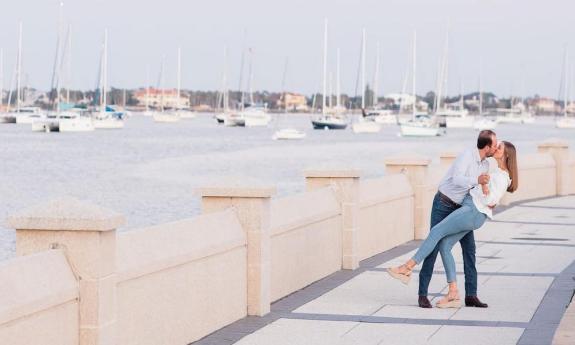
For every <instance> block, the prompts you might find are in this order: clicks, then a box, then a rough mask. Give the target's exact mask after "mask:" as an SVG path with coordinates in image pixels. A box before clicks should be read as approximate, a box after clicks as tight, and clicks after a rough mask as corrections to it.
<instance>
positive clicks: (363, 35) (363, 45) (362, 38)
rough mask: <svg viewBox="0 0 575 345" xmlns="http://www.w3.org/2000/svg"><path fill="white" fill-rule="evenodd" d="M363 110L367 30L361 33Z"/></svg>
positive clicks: (362, 105)
mask: <svg viewBox="0 0 575 345" xmlns="http://www.w3.org/2000/svg"><path fill="white" fill-rule="evenodd" d="M361 109H365V28H363V30H362V31H361Z"/></svg>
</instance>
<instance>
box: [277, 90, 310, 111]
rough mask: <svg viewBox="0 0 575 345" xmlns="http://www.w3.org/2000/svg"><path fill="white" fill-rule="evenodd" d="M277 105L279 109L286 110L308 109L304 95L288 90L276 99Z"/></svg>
mask: <svg viewBox="0 0 575 345" xmlns="http://www.w3.org/2000/svg"><path fill="white" fill-rule="evenodd" d="M277 106H278V108H280V109H287V110H288V111H308V110H309V107H308V106H307V99H306V98H305V96H304V95H302V94H299V93H291V92H288V93H286V94H285V100H284V96H283V95H282V97H281V98H280V99H279V100H278V101H277Z"/></svg>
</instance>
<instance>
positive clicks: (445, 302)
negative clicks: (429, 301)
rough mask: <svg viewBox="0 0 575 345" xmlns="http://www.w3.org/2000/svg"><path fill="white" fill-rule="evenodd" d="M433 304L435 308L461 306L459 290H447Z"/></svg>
mask: <svg viewBox="0 0 575 345" xmlns="http://www.w3.org/2000/svg"><path fill="white" fill-rule="evenodd" d="M435 306H436V307H437V308H461V300H460V299H459V291H457V290H449V292H448V293H447V295H445V296H444V297H443V298H442V299H440V300H439V301H438V302H437V303H436V304H435Z"/></svg>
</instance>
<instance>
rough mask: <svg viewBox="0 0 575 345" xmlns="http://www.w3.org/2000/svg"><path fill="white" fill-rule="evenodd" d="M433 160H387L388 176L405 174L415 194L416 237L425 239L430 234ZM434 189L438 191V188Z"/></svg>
mask: <svg viewBox="0 0 575 345" xmlns="http://www.w3.org/2000/svg"><path fill="white" fill-rule="evenodd" d="M430 163H431V159H429V158H427V157H422V156H418V155H410V154H408V155H403V156H397V157H390V158H387V159H386V160H385V171H386V173H387V174H399V173H402V174H405V175H406V176H407V178H408V180H409V182H410V183H411V187H412V188H413V192H414V237H415V239H418V240H419V239H424V238H425V237H426V236H427V233H428V232H429V214H430V212H431V203H430V200H431V199H432V198H433V196H431V197H430V194H431V193H430V189H429V185H430V182H429V180H428V178H429V176H428V166H429V164H430ZM433 189H437V188H436V187H435V188H433Z"/></svg>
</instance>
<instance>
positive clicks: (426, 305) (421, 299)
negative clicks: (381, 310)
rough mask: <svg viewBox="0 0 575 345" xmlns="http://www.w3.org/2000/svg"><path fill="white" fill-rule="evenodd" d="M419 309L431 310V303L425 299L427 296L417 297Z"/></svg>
mask: <svg viewBox="0 0 575 345" xmlns="http://www.w3.org/2000/svg"><path fill="white" fill-rule="evenodd" d="M418 302H419V307H420V308H433V306H432V305H431V302H429V300H428V299H427V296H419V301H418Z"/></svg>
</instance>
